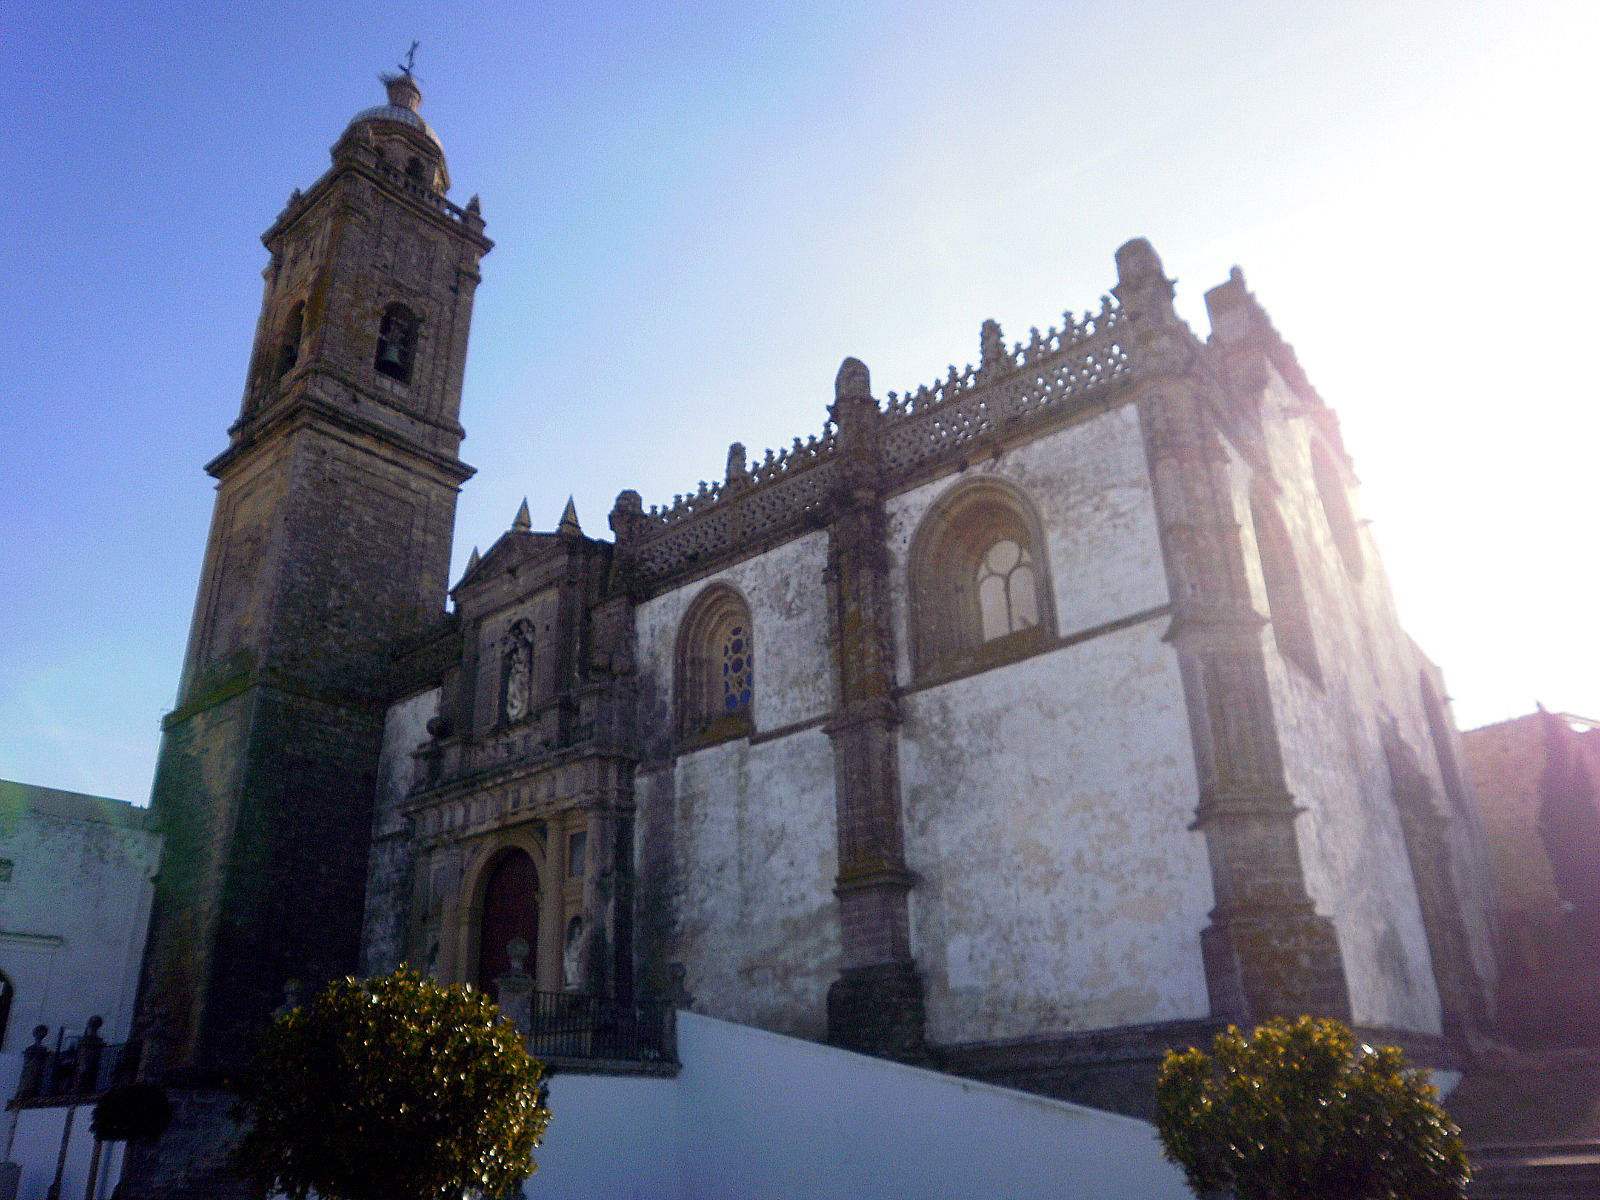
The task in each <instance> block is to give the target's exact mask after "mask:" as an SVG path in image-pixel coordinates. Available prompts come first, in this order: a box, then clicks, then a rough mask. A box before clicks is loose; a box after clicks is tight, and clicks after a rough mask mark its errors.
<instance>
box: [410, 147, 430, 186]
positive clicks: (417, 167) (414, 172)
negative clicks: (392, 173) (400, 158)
mask: <svg viewBox="0 0 1600 1200" xmlns="http://www.w3.org/2000/svg"><path fill="white" fill-rule="evenodd" d="M406 174H407V175H409V176H410V177H411V178H412V179H415V180H416V181H417V182H418V183H427V182H428V168H427V167H425V166H423V165H422V160H421V159H420V158H418V157H417V156H416V155H415V154H413V155H412V156H411V157H410V158H408V159H406Z"/></svg>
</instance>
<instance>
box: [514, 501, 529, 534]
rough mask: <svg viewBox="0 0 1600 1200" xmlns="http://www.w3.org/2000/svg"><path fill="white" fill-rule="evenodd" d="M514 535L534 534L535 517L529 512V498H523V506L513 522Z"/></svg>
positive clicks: (518, 510)
mask: <svg viewBox="0 0 1600 1200" xmlns="http://www.w3.org/2000/svg"><path fill="white" fill-rule="evenodd" d="M511 529H512V532H513V533H532V532H533V517H532V515H530V514H529V512H528V498H527V497H526V496H524V497H523V498H522V505H521V507H520V508H518V509H517V515H516V518H515V519H514V520H513V521H512V522H511Z"/></svg>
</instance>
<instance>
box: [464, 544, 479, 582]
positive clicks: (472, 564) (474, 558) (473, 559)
mask: <svg viewBox="0 0 1600 1200" xmlns="http://www.w3.org/2000/svg"><path fill="white" fill-rule="evenodd" d="M480 561H481V560H480V559H479V557H478V548H477V547H476V546H474V547H473V548H472V553H471V554H469V555H467V572H466V573H467V574H468V575H470V574H472V572H473V571H474V570H475V569H476V568H477V566H478V563H479V562H480Z"/></svg>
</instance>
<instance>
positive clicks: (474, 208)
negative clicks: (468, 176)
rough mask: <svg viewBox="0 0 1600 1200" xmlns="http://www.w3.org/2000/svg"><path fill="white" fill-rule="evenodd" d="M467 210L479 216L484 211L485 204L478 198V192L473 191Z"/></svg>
mask: <svg viewBox="0 0 1600 1200" xmlns="http://www.w3.org/2000/svg"><path fill="white" fill-rule="evenodd" d="M467 211H468V212H469V213H471V214H472V215H473V216H477V215H478V214H479V213H481V212H482V211H483V206H482V204H481V203H480V202H479V200H478V193H477V192H473V193H472V196H471V198H470V199H469V200H468V201H467Z"/></svg>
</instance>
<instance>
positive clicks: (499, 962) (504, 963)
mask: <svg viewBox="0 0 1600 1200" xmlns="http://www.w3.org/2000/svg"><path fill="white" fill-rule="evenodd" d="M515 938H521V939H522V940H523V941H524V942H526V943H527V945H528V961H527V963H526V964H524V969H525V970H526V971H528V972H529V973H530V974H532V973H534V947H536V946H537V945H538V944H539V873H538V870H537V869H536V868H535V867H534V865H533V859H532V858H530V857H529V856H528V853H527V851H525V850H517V849H510V850H505V851H503V852H502V853H501V854H500V856H499V857H498V858H497V859H496V860H495V862H494V865H493V866H492V867H490V868H489V878H488V881H487V882H486V883H485V884H484V887H483V922H482V924H481V925H480V926H479V928H478V986H479V987H480V988H482V989H483V990H484V991H485V992H487V993H488V994H489V995H491V996H495V997H496V998H498V992H497V989H496V988H495V982H494V981H495V980H496V979H498V978H499V977H500V976H501V975H503V974H505V972H507V971H509V970H510V969H511V956H510V954H509V953H508V952H507V949H506V947H507V946H508V945H510V943H511V942H512V940H513V939H515Z"/></svg>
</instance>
